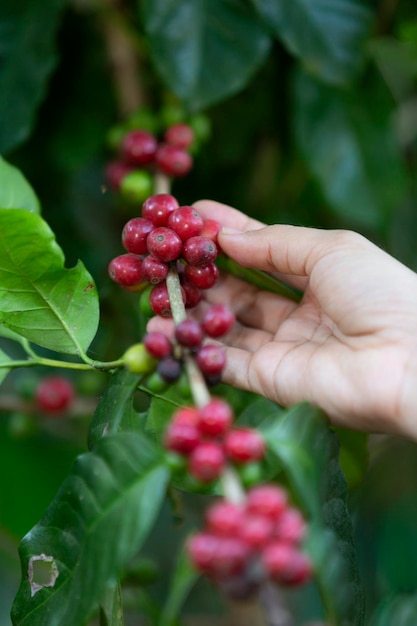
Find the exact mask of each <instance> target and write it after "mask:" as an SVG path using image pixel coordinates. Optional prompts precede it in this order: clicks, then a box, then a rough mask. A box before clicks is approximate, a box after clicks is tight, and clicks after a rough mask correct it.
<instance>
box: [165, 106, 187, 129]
mask: <svg viewBox="0 0 417 626" xmlns="http://www.w3.org/2000/svg"><path fill="white" fill-rule="evenodd" d="M161 120H162V124H163V126H164V127H165V128H169V127H170V126H174V124H180V123H181V122H184V120H185V112H184V109H183V107H182V106H181V105H180V104H166V105H165V106H164V107H163V108H162V110H161Z"/></svg>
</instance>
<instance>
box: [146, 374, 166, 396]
mask: <svg viewBox="0 0 417 626" xmlns="http://www.w3.org/2000/svg"><path fill="white" fill-rule="evenodd" d="M146 387H147V389H149V391H152V393H162V392H163V391H165V390H166V389H168V387H169V384H168V383H167V382H166V381H165V380H163V378H161V376H160V375H159V374H158V372H153V373H152V374H151V375H150V376H149V377H148V378H147V380H146Z"/></svg>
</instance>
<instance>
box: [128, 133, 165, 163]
mask: <svg viewBox="0 0 417 626" xmlns="http://www.w3.org/2000/svg"><path fill="white" fill-rule="evenodd" d="M157 149H158V142H157V140H156V138H155V137H154V136H153V135H151V133H148V132H147V131H146V130H132V131H130V132H129V133H127V135H125V137H124V138H123V141H122V144H121V153H122V157H123V159H124V160H125V161H127V162H128V163H131V164H132V165H147V164H148V163H153V161H154V160H155V155H156V151H157Z"/></svg>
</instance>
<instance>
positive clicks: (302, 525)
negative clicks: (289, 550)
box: [274, 507, 306, 544]
mask: <svg viewBox="0 0 417 626" xmlns="http://www.w3.org/2000/svg"><path fill="white" fill-rule="evenodd" d="M305 532H306V522H305V520H304V518H303V516H302V515H301V513H300V511H299V510H298V509H294V508H292V507H291V508H288V509H285V511H283V512H282V513H281V515H280V516H279V517H278V519H277V521H276V522H275V527H274V536H275V537H276V538H277V539H278V540H279V541H281V542H283V543H294V544H297V543H300V541H302V540H303V539H304V536H305Z"/></svg>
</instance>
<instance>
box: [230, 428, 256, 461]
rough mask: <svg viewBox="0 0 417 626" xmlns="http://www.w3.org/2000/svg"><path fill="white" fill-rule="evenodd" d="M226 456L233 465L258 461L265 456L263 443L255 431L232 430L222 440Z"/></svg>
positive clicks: (247, 429)
mask: <svg viewBox="0 0 417 626" xmlns="http://www.w3.org/2000/svg"><path fill="white" fill-rule="evenodd" d="M224 449H225V452H226V455H227V456H228V457H229V459H231V460H232V461H234V462H235V463H248V462H249V461H258V460H259V459H262V458H263V457H264V455H265V449H266V447H265V441H264V439H263V437H262V436H261V435H260V433H258V431H257V430H253V429H252V428H234V429H233V430H231V431H230V432H229V433H228V434H227V435H226V438H225V440H224Z"/></svg>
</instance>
